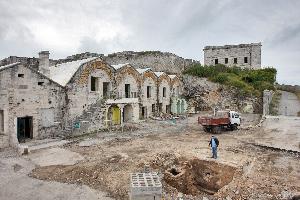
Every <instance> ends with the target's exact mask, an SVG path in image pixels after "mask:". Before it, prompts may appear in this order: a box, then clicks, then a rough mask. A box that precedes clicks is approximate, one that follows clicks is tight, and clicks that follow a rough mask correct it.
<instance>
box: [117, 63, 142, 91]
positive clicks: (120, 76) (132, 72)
mask: <svg viewBox="0 0 300 200" xmlns="http://www.w3.org/2000/svg"><path fill="white" fill-rule="evenodd" d="M126 74H128V75H132V76H133V78H134V79H135V81H136V82H137V84H138V86H140V84H141V80H140V73H139V72H138V71H136V69H135V68H134V67H131V66H130V65H129V66H128V65H126V66H124V67H122V68H121V69H119V70H117V74H116V83H117V85H119V84H120V82H121V80H122V79H123V78H124V77H125V75H126Z"/></svg>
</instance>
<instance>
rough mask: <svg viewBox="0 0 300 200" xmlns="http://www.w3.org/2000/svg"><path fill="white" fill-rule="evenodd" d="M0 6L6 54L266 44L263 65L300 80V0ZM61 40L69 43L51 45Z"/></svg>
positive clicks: (190, 53)
mask: <svg viewBox="0 0 300 200" xmlns="http://www.w3.org/2000/svg"><path fill="white" fill-rule="evenodd" d="M0 9H1V12H0V39H1V40H0V58H3V57H7V56H9V55H19V56H36V55H37V51H39V50H41V49H47V50H50V51H51V56H53V57H54V58H59V57H64V56H68V55H70V54H73V53H78V52H84V51H95V52H98V53H104V54H107V53H111V52H115V51H123V50H135V51H139V50H161V51H169V52H173V53H176V54H178V55H180V56H184V57H186V58H193V59H198V60H201V61H202V59H203V51H202V49H203V47H204V46H205V45H223V44H236V43H249V42H260V41H261V42H262V44H263V52H262V53H263V57H262V59H263V60H262V61H263V65H264V66H274V67H276V68H278V72H279V75H278V80H279V81H280V82H285V83H298V84H300V79H299V80H297V78H296V77H295V75H294V74H299V73H300V71H299V70H298V68H299V67H298V63H299V62H300V60H299V59H298V58H297V57H298V54H296V52H298V53H299V45H298V44H299V43H300V34H299V32H300V13H299V9H300V1H298V0H288V1H282V0H264V1H261V0H253V1H244V0H222V1H217V0H201V1H198V0H185V1H173V0H152V1H148V0H115V1H109V0H78V1H71V0H64V1H53V0H33V1H17V0H1V1H0ZM36 26H37V27H36ZM32 27H34V28H35V29H32ZM42 28H46V29H47V28H49V31H51V32H48V29H47V31H44V32H41V33H39V34H37V32H36V31H40V29H42ZM109 31H111V32H109ZM41 34H45V35H41ZM70 38H72V39H70ZM56 39H57V40H59V41H58V43H59V42H60V41H61V44H63V45H62V46H59V47H56V46H55V45H53V46H47V45H49V44H51V42H52V40H56ZM66 39H67V41H68V42H67V43H66V41H65V40H66ZM69 40H70V41H69ZM43 41H46V42H45V43H43ZM70 43H71V44H70ZM56 45H57V44H56ZM64 45H65V46H64ZM292 74H293V75H292Z"/></svg>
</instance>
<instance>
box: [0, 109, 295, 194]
mask: <svg viewBox="0 0 300 200" xmlns="http://www.w3.org/2000/svg"><path fill="white" fill-rule="evenodd" d="M202 114H203V113H200V114H195V115H192V116H189V117H187V118H183V119H177V120H175V121H174V120H165V121H158V120H149V121H145V122H140V123H136V124H127V125H126V128H125V129H124V130H123V132H121V131H120V130H112V131H111V132H98V133H92V134H89V135H85V136H81V137H76V138H72V139H69V140H68V141H67V142H57V141H55V142H54V143H53V144H54V145H53V146H51V145H40V146H41V148H36V146H37V145H38V144H35V146H33V147H32V150H31V152H30V153H29V154H28V155H22V156H20V155H18V153H17V152H15V151H14V150H13V149H4V150H2V151H1V152H0V180H1V181H0V199H5V200H6V199H8V200H10V199H16V200H18V199H22V200H24V199H25V200H26V199H28V200H29V199H44V200H47V199H49V200H50V199H70V200H71V199H72V200H75V199H104V200H105V199H128V198H129V195H128V192H129V186H130V185H129V184H130V183H129V178H130V173H133V172H140V171H143V169H144V166H145V165H148V166H150V168H151V170H153V171H156V172H159V173H160V176H161V180H162V184H163V197H164V199H172V198H173V199H175V198H177V197H179V198H181V199H201V200H202V199H227V200H229V199H264V200H265V199H290V198H291V197H293V196H294V195H297V194H299V192H300V167H299V166H300V157H299V156H300V143H299V142H300V140H299V134H300V133H299V131H298V132H297V131H296V130H299V128H300V119H299V118H297V117H290V118H289V117H278V118H272V117H270V118H267V119H266V120H265V121H264V122H263V123H262V124H261V126H260V124H259V122H260V116H259V115H251V114H244V115H242V124H243V125H242V126H241V127H240V128H239V130H236V131H225V132H223V133H221V134H219V135H216V136H217V137H218V139H219V141H220V145H219V148H218V158H217V159H216V160H215V159H212V158H211V150H210V148H209V147H208V143H209V140H210V137H211V133H207V132H204V131H203V130H202V127H201V126H200V125H198V124H197V117H198V116H200V115H202ZM257 124H259V125H258V126H256V125H257ZM37 143H38V142H37ZM49 143H51V142H49Z"/></svg>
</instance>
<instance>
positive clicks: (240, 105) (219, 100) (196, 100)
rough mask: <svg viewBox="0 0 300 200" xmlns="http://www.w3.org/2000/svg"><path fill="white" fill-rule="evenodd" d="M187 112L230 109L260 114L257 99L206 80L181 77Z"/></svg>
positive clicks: (260, 110) (260, 103) (260, 102)
mask: <svg viewBox="0 0 300 200" xmlns="http://www.w3.org/2000/svg"><path fill="white" fill-rule="evenodd" d="M183 84H184V93H183V95H184V96H185V97H186V99H187V101H188V112H191V113H193V112H197V111H205V110H209V111H211V110H212V109H213V108H218V109H219V110H223V109H230V110H236V111H239V112H243V113H262V100H261V98H259V97H245V96H240V95H239V93H238V91H237V90H236V89H235V88H232V87H227V86H224V85H221V84H218V83H213V82H210V81H208V80H207V79H206V78H199V77H194V76H188V75H184V76H183Z"/></svg>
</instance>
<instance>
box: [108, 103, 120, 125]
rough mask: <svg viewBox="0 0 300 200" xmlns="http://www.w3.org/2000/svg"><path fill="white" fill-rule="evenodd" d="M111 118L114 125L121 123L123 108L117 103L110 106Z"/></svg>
mask: <svg viewBox="0 0 300 200" xmlns="http://www.w3.org/2000/svg"><path fill="white" fill-rule="evenodd" d="M108 117H109V119H110V120H111V122H112V125H118V124H121V110H120V108H119V107H118V106H117V105H113V106H111V107H110V108H109V116H108Z"/></svg>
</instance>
